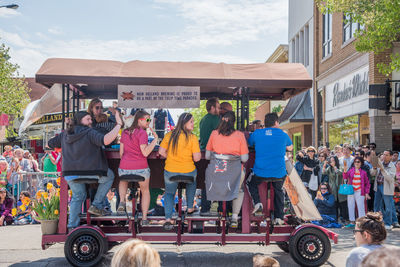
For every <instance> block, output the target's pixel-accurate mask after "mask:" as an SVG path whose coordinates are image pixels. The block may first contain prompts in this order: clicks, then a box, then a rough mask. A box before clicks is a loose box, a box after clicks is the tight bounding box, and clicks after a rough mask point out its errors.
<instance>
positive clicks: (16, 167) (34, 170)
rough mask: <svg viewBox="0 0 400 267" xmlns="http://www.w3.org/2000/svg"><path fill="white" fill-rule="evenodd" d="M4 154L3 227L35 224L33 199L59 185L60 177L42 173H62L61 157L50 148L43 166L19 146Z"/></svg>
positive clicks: (0, 181) (0, 176)
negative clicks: (47, 189)
mask: <svg viewBox="0 0 400 267" xmlns="http://www.w3.org/2000/svg"><path fill="white" fill-rule="evenodd" d="M4 150H5V151H4V153H3V154H2V155H1V156H0V226H4V225H10V224H30V223H34V222H35V221H34V220H33V218H32V216H31V195H36V193H37V192H38V191H41V190H43V189H46V186H47V183H49V182H50V181H51V183H52V184H54V185H56V182H55V180H56V178H57V175H55V174H53V175H45V174H42V173H43V171H44V173H46V172H53V173H55V172H58V171H61V153H59V152H57V151H52V150H50V149H48V148H46V150H45V153H44V156H43V157H42V158H41V159H40V162H41V164H40V165H39V162H38V161H37V159H36V158H35V157H34V156H33V155H32V154H31V153H30V151H28V150H23V149H21V148H20V147H19V146H14V147H12V146H5V148H4ZM39 166H42V168H43V171H42V170H41V169H40V168H39ZM53 180H54V181H53Z"/></svg>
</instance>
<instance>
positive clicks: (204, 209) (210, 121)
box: [200, 97, 220, 216]
mask: <svg viewBox="0 0 400 267" xmlns="http://www.w3.org/2000/svg"><path fill="white" fill-rule="evenodd" d="M206 109H207V112H208V113H207V115H205V116H204V117H203V118H202V119H201V121H200V149H201V150H205V149H206V146H207V143H208V139H210V135H211V132H212V131H214V130H215V129H217V128H218V125H219V122H220V117H219V111H220V105H219V100H218V98H216V97H212V98H210V99H208V100H207V103H206ZM204 171H205V170H204ZM201 199H202V201H201V210H200V215H201V216H210V215H211V214H210V208H211V201H208V200H207V194H206V190H205V189H202V190H201Z"/></svg>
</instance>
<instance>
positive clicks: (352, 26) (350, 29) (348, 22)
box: [343, 15, 364, 43]
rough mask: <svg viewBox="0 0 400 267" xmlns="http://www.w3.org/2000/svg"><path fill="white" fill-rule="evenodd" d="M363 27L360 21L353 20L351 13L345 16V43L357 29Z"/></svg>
mask: <svg viewBox="0 0 400 267" xmlns="http://www.w3.org/2000/svg"><path fill="white" fill-rule="evenodd" d="M363 28H364V27H362V26H361V25H360V24H359V23H356V22H353V20H352V18H351V17H350V16H349V15H347V16H343V43H345V42H346V41H348V40H350V39H351V38H353V37H354V34H355V33H356V31H357V30H360V29H363Z"/></svg>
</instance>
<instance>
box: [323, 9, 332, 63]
mask: <svg viewBox="0 0 400 267" xmlns="http://www.w3.org/2000/svg"><path fill="white" fill-rule="evenodd" d="M322 22H323V25H322V27H323V34H322V35H323V36H322V58H324V57H326V56H328V55H330V54H331V53H332V14H324V15H322Z"/></svg>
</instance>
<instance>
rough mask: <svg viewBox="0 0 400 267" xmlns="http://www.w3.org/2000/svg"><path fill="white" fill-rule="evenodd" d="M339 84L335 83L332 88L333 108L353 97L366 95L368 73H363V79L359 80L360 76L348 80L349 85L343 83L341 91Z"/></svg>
mask: <svg viewBox="0 0 400 267" xmlns="http://www.w3.org/2000/svg"><path fill="white" fill-rule="evenodd" d="M339 87H340V84H339V83H338V82H337V83H335V86H334V87H333V106H334V107H335V106H336V105H339V104H340V103H343V102H346V101H348V100H350V99H352V98H353V97H357V96H360V95H363V94H368V90H369V87H368V71H366V72H364V77H363V78H362V79H361V75H360V74H356V75H354V76H353V79H352V80H350V83H349V85H347V84H346V83H344V86H343V88H344V89H343V90H340V88H339Z"/></svg>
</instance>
